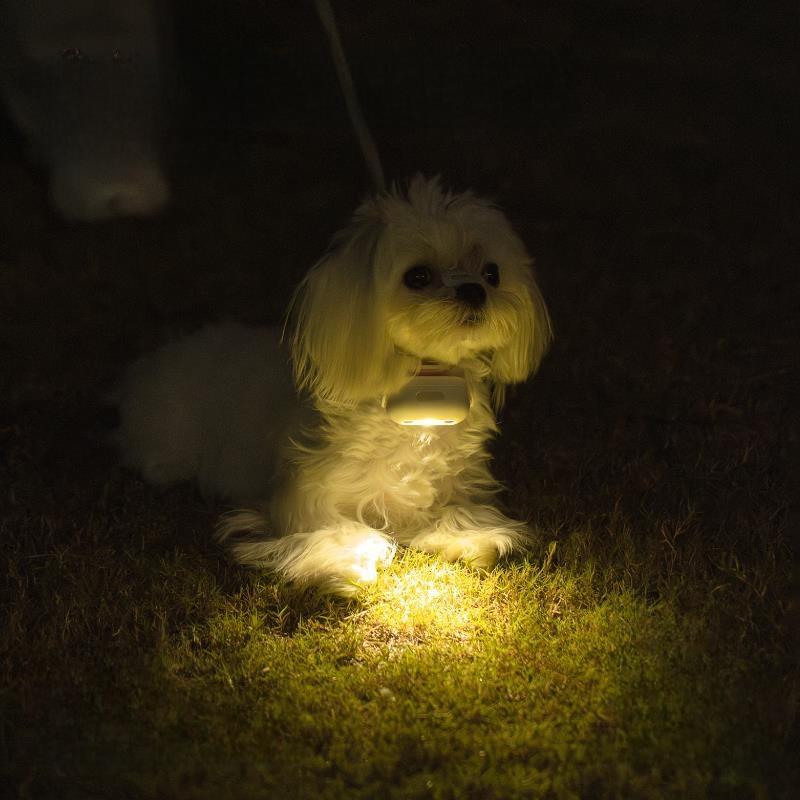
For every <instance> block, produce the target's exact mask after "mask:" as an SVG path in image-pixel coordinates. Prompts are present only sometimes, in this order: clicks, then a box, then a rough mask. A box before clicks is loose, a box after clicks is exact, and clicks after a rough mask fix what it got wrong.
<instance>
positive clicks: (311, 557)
mask: <svg viewBox="0 0 800 800" xmlns="http://www.w3.org/2000/svg"><path fill="white" fill-rule="evenodd" d="M267 528H268V524H267V520H266V519H265V517H264V515H263V514H261V513H259V512H258V511H248V510H243V511H234V512H231V513H230V514H226V515H225V516H224V517H223V518H222V519H221V520H220V523H219V526H218V527H217V538H218V539H220V540H221V541H224V542H227V543H229V545H230V548H231V552H232V553H233V557H234V558H235V559H236V561H238V562H239V563H240V564H245V565H248V566H251V567H256V568H262V569H269V570H272V571H273V572H275V573H277V574H278V575H280V576H281V577H282V578H284V579H285V580H287V581H289V582H290V583H293V584H295V585H297V586H309V587H313V588H315V589H316V590H317V591H319V592H320V593H323V594H337V595H339V596H342V597H350V596H352V595H354V594H356V593H357V592H358V590H359V588H360V587H361V586H362V585H363V584H365V583H371V582H372V581H374V580H375V579H376V577H377V574H378V570H379V569H383V568H385V567H387V566H389V564H391V562H392V559H393V558H394V554H395V548H396V545H395V543H394V541H393V540H392V539H390V538H389V537H388V536H386V535H385V534H382V533H379V532H378V531H376V530H374V529H372V528H369V527H367V526H366V525H362V524H361V523H358V522H352V521H349V520H343V521H341V522H338V523H336V524H334V525H331V526H330V527H326V528H322V529H320V530H316V531H303V532H300V533H291V534H288V535H287V536H281V537H279V538H272V537H270V536H269V535H268V533H267Z"/></svg>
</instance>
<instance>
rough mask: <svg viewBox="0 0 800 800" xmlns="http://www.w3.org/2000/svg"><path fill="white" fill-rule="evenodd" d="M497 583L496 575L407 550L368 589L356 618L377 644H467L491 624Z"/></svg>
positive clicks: (367, 636) (374, 643)
mask: <svg viewBox="0 0 800 800" xmlns="http://www.w3.org/2000/svg"><path fill="white" fill-rule="evenodd" d="M494 584H495V580H494V579H493V577H492V576H491V575H482V574H480V573H478V572H475V571H473V570H470V569H469V568H467V567H465V566H464V565H461V564H448V563H445V562H442V561H440V560H438V559H436V558H434V557H432V556H428V555H425V554H424V553H419V552H416V551H412V550H406V551H404V552H403V553H402V554H401V555H400V556H399V557H398V558H397V559H396V561H395V563H394V564H392V566H391V567H390V568H389V569H387V570H385V571H384V572H382V573H381V574H380V576H379V578H378V580H377V581H376V582H375V584H373V585H372V586H370V587H368V588H367V590H366V591H365V592H364V595H363V598H362V602H363V605H364V608H363V609H362V610H360V611H359V612H357V613H356V614H355V615H354V617H353V619H357V620H358V621H359V624H360V626H361V627H362V628H363V629H365V641H366V642H368V643H370V644H372V645H375V646H380V645H382V644H387V645H391V646H392V647H400V646H403V645H404V644H423V643H428V642H433V641H436V642H443V641H451V642H458V643H465V642H468V641H469V640H470V639H472V638H473V637H474V636H476V635H477V634H478V633H479V632H480V631H481V630H483V629H484V628H485V626H486V624H487V616H488V615H489V614H490V613H491V603H490V602H489V598H490V597H491V594H492V589H493V587H494Z"/></svg>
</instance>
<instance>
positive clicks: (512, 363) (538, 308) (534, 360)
mask: <svg viewBox="0 0 800 800" xmlns="http://www.w3.org/2000/svg"><path fill="white" fill-rule="evenodd" d="M516 300H517V302H518V309H517V314H516V317H517V319H516V332H515V335H514V336H512V337H511V338H510V339H509V342H508V344H506V345H505V346H503V347H500V348H498V349H497V350H495V351H494V353H493V355H492V359H491V364H490V366H491V374H492V380H493V381H494V382H495V385H496V386H497V387H498V388H499V389H500V390H499V391H498V392H497V393H496V395H497V397H498V400H499V401H500V402H502V395H503V392H502V389H501V388H500V387H502V386H504V385H506V384H509V383H520V382H521V381H524V380H525V379H526V378H528V377H529V376H530V375H532V374H533V373H534V372H536V370H537V369H538V368H539V363H540V362H541V360H542V358H543V357H544V354H545V353H546V352H547V349H548V347H549V346H550V342H551V341H552V338H553V330H552V326H551V324H550V315H549V313H548V312H547V306H546V305H545V302H544V298H543V297H542V294H541V292H540V291H539V287H538V286H537V285H536V283H535V281H534V280H533V278H532V277H531V279H530V281H529V282H528V284H527V286H526V287H525V290H524V291H522V292H520V293H519V295H518V296H517V298H516Z"/></svg>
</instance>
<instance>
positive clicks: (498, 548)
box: [409, 506, 529, 569]
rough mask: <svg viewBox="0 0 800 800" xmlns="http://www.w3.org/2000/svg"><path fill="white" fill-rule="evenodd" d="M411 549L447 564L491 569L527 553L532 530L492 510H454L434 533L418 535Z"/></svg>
mask: <svg viewBox="0 0 800 800" xmlns="http://www.w3.org/2000/svg"><path fill="white" fill-rule="evenodd" d="M409 545H410V546H411V547H416V548H417V549H418V550H423V551H425V552H426V553H436V554H437V555H439V556H441V557H442V558H443V559H445V560H446V561H458V560H460V561H465V562H466V563H467V564H469V565H470V566H472V567H476V568H477V569H490V568H491V567H493V566H494V565H495V564H496V563H497V560H498V559H499V558H502V557H503V556H505V555H508V554H509V553H511V552H512V551H515V550H525V549H527V547H528V545H529V539H528V527H527V526H526V525H525V523H523V522H517V521H516V520H512V519H510V518H509V517H506V516H505V515H504V514H501V513H500V512H499V511H498V510H497V509H495V508H492V507H491V506H463V507H453V508H448V509H446V511H445V513H444V514H443V515H442V517H441V518H440V519H439V521H438V522H437V523H436V526H435V527H434V528H433V529H432V530H430V531H425V532H423V533H420V534H417V535H416V536H415V537H414V538H413V539H412V540H411V541H410V542H409Z"/></svg>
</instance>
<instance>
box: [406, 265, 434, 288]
mask: <svg viewBox="0 0 800 800" xmlns="http://www.w3.org/2000/svg"><path fill="white" fill-rule="evenodd" d="M432 280H433V270H432V269H431V268H430V267H426V266H425V265H424V264H417V265H416V266H413V267H411V268H410V269H408V270H406V273H405V275H403V283H404V284H405V285H406V286H408V288H409V289H424V288H425V287H426V286H429V285H430V283H431V281H432Z"/></svg>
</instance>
